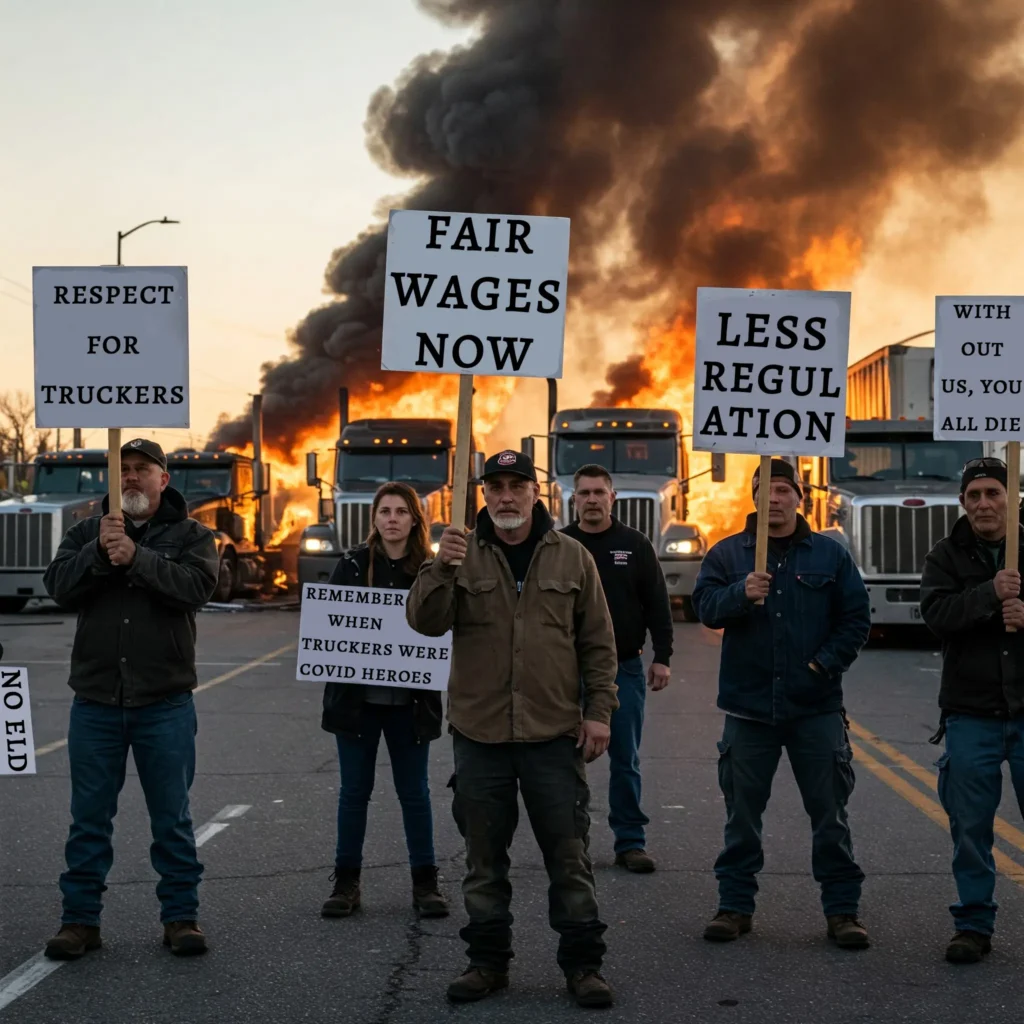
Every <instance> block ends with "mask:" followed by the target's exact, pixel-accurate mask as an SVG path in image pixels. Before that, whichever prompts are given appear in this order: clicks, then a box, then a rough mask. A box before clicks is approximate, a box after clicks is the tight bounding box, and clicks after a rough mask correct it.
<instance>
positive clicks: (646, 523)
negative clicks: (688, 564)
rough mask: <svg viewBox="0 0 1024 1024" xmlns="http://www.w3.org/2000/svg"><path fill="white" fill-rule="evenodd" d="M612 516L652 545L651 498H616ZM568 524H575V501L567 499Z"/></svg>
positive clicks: (654, 524)
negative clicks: (638, 532)
mask: <svg viewBox="0 0 1024 1024" xmlns="http://www.w3.org/2000/svg"><path fill="white" fill-rule="evenodd" d="M612 515H613V516H615V518H616V519H618V520H619V522H621V523H625V524H626V526H632V527H633V529H634V530H639V531H640V532H641V533H642V534H643V535H644V536H645V537H646V538H647V539H648V540H649V541H651V543H652V544H653V543H654V538H655V530H656V529H657V525H658V524H657V517H656V516H655V514H654V499H653V498H618V499H617V500H616V502H615V506H614V507H613V508H612ZM569 522H570V523H574V522H576V501H575V499H574V498H570V499H569Z"/></svg>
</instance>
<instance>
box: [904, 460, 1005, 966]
mask: <svg viewBox="0 0 1024 1024" xmlns="http://www.w3.org/2000/svg"><path fill="white" fill-rule="evenodd" d="M1014 500H1019V498H1016V497H1015V499H1014ZM960 503H961V504H962V505H963V507H964V511H965V512H966V515H964V516H961V517H960V519H958V520H957V522H956V523H955V525H954V526H953V529H952V530H951V531H950V535H949V536H948V537H946V538H944V539H943V540H940V541H939V542H938V544H936V545H935V547H934V548H932V550H931V551H930V552H929V553H928V557H927V559H926V560H925V563H924V573H923V574H922V577H921V615H922V617H923V618H924V620H925V622H926V623H927V624H928V626H929V628H930V629H931V630H932V632H933V633H935V634H936V636H938V637H939V639H940V640H941V641H942V682H941V684H940V689H939V706H940V708H941V709H942V719H941V724H940V726H939V731H938V732H937V733H936V735H935V736H934V737H933V742H935V743H938V742H940V741H941V740H942V738H943V737H945V743H946V749H945V753H944V754H943V755H942V756H941V757H940V758H939V760H938V764H937V767H938V769H939V779H938V791H939V799H940V800H941V802H942V806H943V808H945V811H946V813H947V814H948V815H949V829H950V833H951V834H952V838H953V877H954V878H955V880H956V888H957V895H958V899H957V901H956V902H955V903H954V904H952V906H951V907H950V908H949V909H950V913H951V914H952V915H953V923H954V927H955V929H956V930H955V934H954V935H953V938H952V939H951V940H950V942H949V945H948V946H947V947H946V959H947V960H948V961H950V962H951V963H957V964H970V963H977V962H978V961H979V960H980V959H981V958H982V957H983V956H984V955H985V954H987V953H988V952H989V951H990V950H991V948H992V933H993V931H994V930H995V921H996V902H995V898H994V897H995V886H996V871H995V864H994V863H993V860H992V830H993V827H994V822H995V816H996V811H997V810H998V809H999V800H1000V796H1001V793H1002V781H1003V762H1004V761H1008V762H1009V764H1010V777H1011V779H1012V780H1013V787H1014V791H1015V792H1016V794H1017V802H1018V804H1019V805H1020V807H1021V810H1022V811H1024V604H1022V603H1021V599H1020V564H1019V561H1018V564H1017V565H1014V566H1006V565H1005V560H1006V503H1007V493H1006V466H1005V465H1004V464H1003V463H1002V462H1001V461H1000V460H999V459H991V458H985V459H973V460H971V461H970V462H968V463H967V465H966V466H965V467H964V472H963V476H962V477H961V482H960ZM1021 549H1024V543H1022V544H1021ZM1008 626H1012V627H1014V629H1015V630H1016V632H1013V633H1008V632H1007V627H1008Z"/></svg>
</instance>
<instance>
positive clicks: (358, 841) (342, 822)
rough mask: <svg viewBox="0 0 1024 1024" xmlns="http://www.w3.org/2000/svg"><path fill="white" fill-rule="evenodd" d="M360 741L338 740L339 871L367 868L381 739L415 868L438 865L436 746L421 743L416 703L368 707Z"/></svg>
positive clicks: (410, 859)
mask: <svg viewBox="0 0 1024 1024" xmlns="http://www.w3.org/2000/svg"><path fill="white" fill-rule="evenodd" d="M360 729H361V735H360V736H359V738H358V739H353V738H351V737H349V736H342V735H338V736H337V737H336V738H337V741H338V763H339V765H340V767H341V791H340V792H339V794H338V848H337V852H336V853H335V857H334V863H335V867H338V868H358V867H361V866H362V863H363V840H364V839H365V837H366V812H367V808H368V806H369V803H370V794H371V793H372V792H373V783H374V778H375V776H376V768H377V747H378V745H379V744H380V738H381V734H383V736H384V740H385V742H386V743H387V745H388V754H389V755H390V757H391V775H392V778H393V779H394V781H395V789H396V791H397V792H398V800H399V803H400V804H401V805H402V822H403V824H404V825H405V843H406V846H407V847H408V850H409V864H410V866H411V867H414V868H420V867H425V866H427V865H432V864H433V863H434V818H433V814H432V812H431V809H430V783H429V781H428V779H427V760H428V758H429V756H430V744H429V743H428V742H427V741H426V740H423V741H418V740H417V738H416V729H415V723H414V720H413V709H412V705H411V704H399V705H393V706H389V705H382V704H370V703H364V704H363V707H362V713H361V725H360Z"/></svg>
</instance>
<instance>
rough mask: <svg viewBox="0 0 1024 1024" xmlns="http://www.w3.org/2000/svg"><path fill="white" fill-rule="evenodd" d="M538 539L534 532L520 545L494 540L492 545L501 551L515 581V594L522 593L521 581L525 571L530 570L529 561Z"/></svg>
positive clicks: (524, 577) (523, 578) (524, 576)
mask: <svg viewBox="0 0 1024 1024" xmlns="http://www.w3.org/2000/svg"><path fill="white" fill-rule="evenodd" d="M539 540H540V537H539V536H537V535H536V531H534V532H533V533H531V534H530V536H529V537H527V538H526V540H524V541H523V542H522V543H520V544H506V543H505V542H504V541H503V540H498V539H497V538H495V541H494V543H495V544H497V545H498V547H499V548H500V549H501V553H502V554H503V555H504V556H505V561H506V562H508V567H509V568H510V569H511V570H512V575H513V577H514V578H515V581H516V593H517V594H521V593H522V592H523V580H525V579H526V570H527V569H529V568H530V561H531V559H532V558H533V553H534V551H535V550H536V549H537V543H538V541H539Z"/></svg>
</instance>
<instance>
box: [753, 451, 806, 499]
mask: <svg viewBox="0 0 1024 1024" xmlns="http://www.w3.org/2000/svg"><path fill="white" fill-rule="evenodd" d="M771 468H772V471H771V475H772V479H773V480H785V481H786V483H787V484H789V486H790V487H792V488H793V490H794V491H796V493H797V494H799V495H800V497H801V498H802V497H803V496H804V492H803V488H801V486H800V479H799V477H798V476H797V475H796V470H795V469H794V468H793V466H792V464H791V463H789V462H786V461H785V460H784V459H772V467H771ZM760 480H761V467H760V466H758V467H757V469H755V470H754V478H753V479H752V480H751V481H750V486H751V489H752V490H753V492H754V493H755V494H757V487H758V484H759V483H760Z"/></svg>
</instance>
